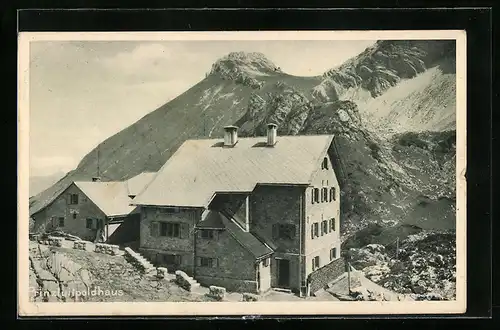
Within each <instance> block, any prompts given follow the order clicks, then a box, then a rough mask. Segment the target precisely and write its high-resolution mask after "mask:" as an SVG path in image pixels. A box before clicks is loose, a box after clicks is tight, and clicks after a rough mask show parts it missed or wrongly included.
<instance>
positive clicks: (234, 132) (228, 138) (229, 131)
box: [224, 126, 238, 147]
mask: <svg viewBox="0 0 500 330" xmlns="http://www.w3.org/2000/svg"><path fill="white" fill-rule="evenodd" d="M237 142H238V127H236V126H226V127H224V147H233V146H234V145H235V144H236V143H237Z"/></svg>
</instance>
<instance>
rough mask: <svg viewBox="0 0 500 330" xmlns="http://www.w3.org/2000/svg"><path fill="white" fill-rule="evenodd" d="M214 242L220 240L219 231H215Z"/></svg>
mask: <svg viewBox="0 0 500 330" xmlns="http://www.w3.org/2000/svg"><path fill="white" fill-rule="evenodd" d="M214 240H216V241H217V240H219V231H218V230H214Z"/></svg>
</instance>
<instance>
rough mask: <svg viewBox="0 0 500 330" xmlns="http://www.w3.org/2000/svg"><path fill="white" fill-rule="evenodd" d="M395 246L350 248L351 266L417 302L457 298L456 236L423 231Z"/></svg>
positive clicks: (372, 245)
mask: <svg viewBox="0 0 500 330" xmlns="http://www.w3.org/2000/svg"><path fill="white" fill-rule="evenodd" d="M398 247H399V249H398V252H397V253H396V244H388V245H386V246H384V245H381V244H369V245H366V246H365V247H363V248H351V249H349V254H350V255H351V264H352V266H354V267H355V268H356V269H357V270H361V271H362V272H363V273H364V274H365V276H366V277H367V278H369V279H370V280H372V281H373V282H375V283H377V284H379V285H381V286H383V287H385V288H388V289H390V290H392V291H395V292H398V293H402V294H412V295H413V296H414V298H415V300H453V299H455V298H456V249H455V233H454V232H429V231H422V232H420V233H418V234H413V235H409V236H408V237H407V238H406V239H404V240H402V241H401V242H400V243H399V245H398Z"/></svg>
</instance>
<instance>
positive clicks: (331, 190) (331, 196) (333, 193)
mask: <svg viewBox="0 0 500 330" xmlns="http://www.w3.org/2000/svg"><path fill="white" fill-rule="evenodd" d="M335 193H336V191H335V187H331V188H330V202H331V201H334V200H336V199H337V197H336V196H335Z"/></svg>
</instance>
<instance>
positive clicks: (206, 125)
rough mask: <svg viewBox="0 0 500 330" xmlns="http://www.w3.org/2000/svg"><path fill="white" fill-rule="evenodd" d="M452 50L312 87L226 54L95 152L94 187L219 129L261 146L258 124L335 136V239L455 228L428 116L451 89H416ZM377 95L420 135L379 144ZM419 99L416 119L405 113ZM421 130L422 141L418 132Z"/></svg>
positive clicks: (348, 68) (354, 63) (367, 64)
mask: <svg viewBox="0 0 500 330" xmlns="http://www.w3.org/2000/svg"><path fill="white" fill-rule="evenodd" d="M453 46H454V45H453V44H450V42H449V41H411V42H403V41H380V42H378V43H376V44H375V45H374V46H373V47H371V48H369V49H367V50H366V51H365V52H363V53H362V54H360V55H359V56H357V57H356V58H353V59H351V60H349V61H347V62H346V63H345V64H343V65H341V66H340V67H338V68H335V69H333V70H330V71H328V72H326V73H325V74H324V75H323V76H321V77H296V76H291V75H288V74H286V73H283V72H281V70H280V69H279V68H278V67H277V66H276V65H275V64H273V63H271V62H270V61H269V60H267V59H266V58H265V56H263V55H262V54H258V53H251V54H245V53H231V54H229V55H228V56H226V57H224V58H222V59H220V60H219V61H217V62H216V63H214V65H213V66H212V68H211V71H210V73H209V74H208V75H207V77H206V78H205V79H203V80H202V81H200V82H199V83H198V84H196V85H195V86H193V87H192V88H191V89H189V90H188V91H186V92H185V93H184V94H182V95H180V96H179V97H177V98H176V99H174V100H172V101H170V102H169V103H167V104H165V105H164V106H162V107H160V108H159V109H157V110H155V111H153V112H152V113H150V114H148V115H147V116H145V117H144V118H142V119H141V120H139V121H138V122H136V123H135V124H133V125H131V126H130V127H127V128H126V129H124V130H123V131H121V132H119V133H117V134H116V135H114V136H112V137H110V138H109V139H107V140H106V141H104V142H102V143H101V144H100V146H99V149H100V159H101V162H100V164H99V167H100V169H101V175H102V177H103V179H104V180H122V179H128V178H130V177H132V176H134V175H137V174H138V173H140V172H142V171H156V170H158V169H159V168H160V167H161V166H162V165H163V164H164V162H165V161H166V160H167V159H168V158H169V157H170V155H172V154H173V153H174V152H175V151H176V149H177V148H178V147H179V146H180V145H181V144H182V142H184V141H185V140H186V139H190V138H201V137H212V138H215V137H221V136H222V132H223V130H222V128H223V126H225V125H228V124H236V125H238V126H239V127H240V135H242V136H260V135H263V133H264V129H265V124H267V122H268V121H274V122H276V123H277V124H278V127H279V128H278V133H279V134H281V135H283V134H323V133H334V134H336V143H337V147H338V157H339V160H340V163H341V164H342V171H341V172H342V175H341V176H342V178H341V180H342V181H343V182H345V185H344V187H343V189H342V203H343V205H342V212H343V219H344V221H343V223H344V227H343V230H345V232H346V233H349V232H351V231H355V230H358V229H359V228H361V227H364V226H366V224H368V223H374V222H376V223H382V224H384V225H391V224H398V223H408V224H416V225H418V226H422V227H426V228H430V229H433V228H454V214H453V212H454V199H453V196H454V193H453V190H454V186H453V175H452V174H453V173H454V153H455V149H454V145H453V143H452V142H450V141H451V140H450V139H451V138H450V137H451V136H453V134H454V133H453V130H454V121H453V116H451V115H449V114H443V113H442V112H443V111H442V110H441V109H442V108H439V107H434V105H438V104H439V100H443V99H446V98H449V89H452V88H454V87H453V86H449V88H448V87H446V88H440V87H438V86H436V80H435V79H423V80H422V79H421V77H422V75H425V74H427V73H428V72H432V71H431V70H434V71H435V72H438V73H439V74H440V75H441V76H442V77H443V75H445V74H447V75H450V77H451V76H453V70H451V69H450V68H452V67H453V56H452V55H453V52H454V47H453ZM416 79H420V80H422V81H423V82H420V83H418V84H417V85H418V88H416V89H415V88H414V91H415V93H413V94H412V93H409V92H408V91H406V92H405V93H399V94H398V93H397V89H398V88H400V86H404V85H403V84H405V83H409V82H412V81H414V80H416ZM445 80H446V79H445ZM446 81H447V83H446V86H448V85H453V84H452V80H451V78H450V79H447V80H446ZM426 84H427V85H426ZM407 89H408V88H407ZM405 90H406V89H405ZM422 90H424V91H425V90H429V91H434V92H433V93H434V94H432V93H431V94H430V96H428V97H427V96H426V98H423V96H422V95H424V94H425V95H428V94H429V93H430V92H429V93H427V92H425V93H424V92H422V93H423V94H422V93H420V92H421V91H422ZM389 93H391V94H389ZM419 93H420V94H419ZM386 94H387V95H392V96H391V99H390V100H389V101H390V102H391V104H392V106H391V107H392V108H391V109H392V110H391V111H390V113H392V114H394V111H396V110H397V109H398V108H404V109H405V112H404V113H402V114H400V115H401V116H400V117H397V116H396V115H394V116H396V117H397V118H404V117H405V116H406V117H409V116H420V115H419V114H420V113H422V112H423V111H426V115H425V116H426V123H427V124H426V125H427V126H426V125H420V126H419V125H417V124H418V123H419V122H418V121H417V122H416V123H417V124H415V123H414V124H415V125H412V126H410V128H411V129H410V130H411V131H416V132H419V133H418V134H416V135H411V134H410V135H407V136H405V135H404V133H405V132H406V131H408V130H404V128H401V129H400V131H401V134H403V135H398V136H394V135H390V136H388V135H385V134H381V132H380V130H378V129H377V127H380V126H383V125H384V124H377V123H383V122H384V120H385V118H386V117H387V118H389V117H390V116H386V115H385V114H382V113H381V114H379V116H378V117H377V116H375V115H373V116H369V115H368V114H370V113H371V114H377V113H378V112H379V111H382V110H383V109H384V108H383V107H381V106H379V105H377V106H373V104H378V103H377V102H379V101H378V100H379V99H381V98H384V97H386ZM420 99H421V100H422V102H423V104H424V107H425V109H422V108H418V107H414V104H418V101H419V100H420ZM425 100H427V101H425ZM410 101H411V102H410ZM370 102H371V103H370ZM412 102H413V103H412ZM382 103H383V102H382ZM370 104H372V105H370ZM447 104H448V105H447V106H446V107H445V110H446V111H448V112H451V111H452V110H453V111H454V106H453V104H452V103H447ZM396 105H397V106H396ZM370 109H371V110H370ZM431 110H432V111H431ZM398 116H399V115H398ZM379 117H380V118H379ZM373 118H375V119H377V118H378V119H377V120H374V119H373ZM393 119H394V118H392V119H391V120H393ZM401 120H402V119H401ZM438 122H439V123H440V124H439V125H437V124H436V125H435V123H438ZM377 125H379V126H377ZM428 127H433V128H434V130H433V132H428V133H425V132H423V131H425V130H426V128H428ZM444 129H447V130H449V131H447V132H446V133H443V130H444ZM422 141H424V142H422ZM443 145H445V146H446V148H441V147H440V146H443ZM440 148H441V149H440ZM96 160H97V157H96V150H93V151H91V152H90V153H89V154H88V155H87V156H86V157H84V158H83V159H82V161H81V162H80V164H79V165H78V167H77V168H76V169H75V170H74V171H72V172H70V173H68V174H67V175H66V177H65V178H63V179H62V180H61V181H59V182H58V183H56V184H55V185H54V186H52V187H51V188H49V189H47V190H46V191H44V192H42V193H41V194H39V195H37V196H35V198H33V201H32V203H30V204H31V207H30V213H31V214H32V213H33V212H36V211H37V210H39V209H40V208H42V207H43V206H44V205H46V204H47V203H49V202H50V201H51V200H52V198H54V196H56V194H57V193H58V192H60V191H61V190H62V189H64V188H65V187H66V186H67V185H68V184H69V183H70V182H71V181H73V180H77V179H78V180H88V179H90V177H92V176H94V175H95V174H96V168H97V164H96ZM339 175H340V174H339ZM443 219H444V220H443ZM447 219H448V220H447Z"/></svg>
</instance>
